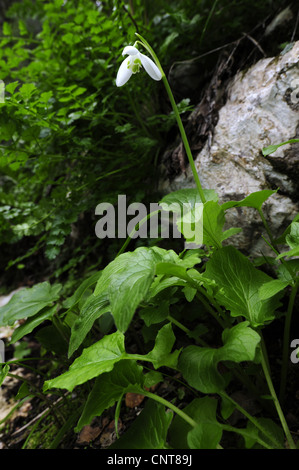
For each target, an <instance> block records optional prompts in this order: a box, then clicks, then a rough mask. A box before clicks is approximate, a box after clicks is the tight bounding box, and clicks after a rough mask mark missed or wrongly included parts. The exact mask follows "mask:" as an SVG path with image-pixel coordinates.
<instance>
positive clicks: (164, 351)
mask: <svg viewBox="0 0 299 470" xmlns="http://www.w3.org/2000/svg"><path fill="white" fill-rule="evenodd" d="M174 343H175V336H174V333H173V331H172V325H171V323H167V324H166V325H164V326H163V327H162V328H161V329H160V330H159V332H158V334H157V337H156V341H155V346H154V348H153V349H152V351H151V352H149V353H148V354H146V355H145V356H143V357H144V360H147V361H151V362H152V363H153V365H154V367H155V368H156V369H158V368H159V367H162V366H166V367H172V368H175V367H176V366H177V361H178V356H179V353H180V351H179V350H176V351H174V352H171V350H172V348H173V345H174Z"/></svg>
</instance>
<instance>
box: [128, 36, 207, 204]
mask: <svg viewBox="0 0 299 470" xmlns="http://www.w3.org/2000/svg"><path fill="white" fill-rule="evenodd" d="M135 34H136V36H137V37H138V38H140V39H141V42H140V41H137V42H138V43H140V44H142V45H143V47H145V49H146V50H147V51H148V52H149V53H150V54H151V56H152V57H153V59H154V61H155V63H156V65H157V67H158V68H159V70H160V72H161V74H162V80H163V83H164V86H165V88H166V91H167V94H168V97H169V100H170V103H171V106H172V109H173V112H174V115H175V117H176V120H177V123H178V126H179V130H180V133H181V137H182V140H183V144H184V147H185V150H186V154H187V157H188V160H189V164H190V168H191V170H192V173H193V177H194V181H195V184H196V187H197V189H198V192H199V195H200V199H201V202H202V203H205V202H206V198H205V195H204V192H203V189H202V186H201V183H200V180H199V177H198V173H197V171H196V167H195V163H194V160H193V156H192V153H191V149H190V146H189V142H188V139H187V136H186V132H185V129H184V126H183V123H182V120H181V116H180V113H179V110H178V107H177V105H176V102H175V99H174V97H173V94H172V91H171V88H170V86H169V83H168V80H167V78H166V75H165V73H164V70H163V68H162V66H161V64H160V61H159V59H158V57H157V55H156V54H155V52H154V51H153V49H152V48H151V46H150V45H149V43H148V42H147V41H146V40H145V39H144V38H143V37H142V36H140V34H138V33H135Z"/></svg>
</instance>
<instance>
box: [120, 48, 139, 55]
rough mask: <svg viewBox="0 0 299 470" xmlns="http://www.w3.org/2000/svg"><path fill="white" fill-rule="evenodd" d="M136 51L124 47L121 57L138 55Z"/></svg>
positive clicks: (135, 49)
mask: <svg viewBox="0 0 299 470" xmlns="http://www.w3.org/2000/svg"><path fill="white" fill-rule="evenodd" d="M138 52H139V51H138V49H137V48H136V47H134V46H126V47H125V48H124V50H123V52H122V55H126V54H128V55H136V54H138Z"/></svg>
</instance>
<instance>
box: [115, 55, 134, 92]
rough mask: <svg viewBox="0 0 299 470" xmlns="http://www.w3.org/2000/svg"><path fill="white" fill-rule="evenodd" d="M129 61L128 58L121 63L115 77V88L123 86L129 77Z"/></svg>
mask: <svg viewBox="0 0 299 470" xmlns="http://www.w3.org/2000/svg"><path fill="white" fill-rule="evenodd" d="M129 61H130V56H128V57H127V58H126V59H125V60H124V61H123V62H122V63H121V65H120V67H119V69H118V72H117V76H116V86H123V85H124V84H125V83H127V81H128V80H129V78H130V77H131V75H132V73H133V72H132V70H131V69H129V68H128V63H129Z"/></svg>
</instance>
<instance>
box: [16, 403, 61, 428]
mask: <svg viewBox="0 0 299 470" xmlns="http://www.w3.org/2000/svg"><path fill="white" fill-rule="evenodd" d="M62 399H63V397H59V398H58V400H56V401H55V402H54V403H53V406H56V405H57V404H58V403H59V402H60V401H61V400H62ZM50 411H51V409H50V407H47V408H46V409H44V411H42V412H41V413H39V414H38V415H36V416H35V417H34V418H33V419H32V420H31V421H29V423H26V424H25V425H24V426H22V427H21V428H19V429H17V430H16V431H14V432H13V433H12V434H11V436H12V437H13V436H16V435H17V434H19V433H21V432H23V431H25V430H26V429H27V428H28V427H29V426H31V425H32V424H34V423H35V422H36V421H37V420H38V419H40V418H41V417H42V416H43V415H44V414H45V413H47V414H48V413H50Z"/></svg>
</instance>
